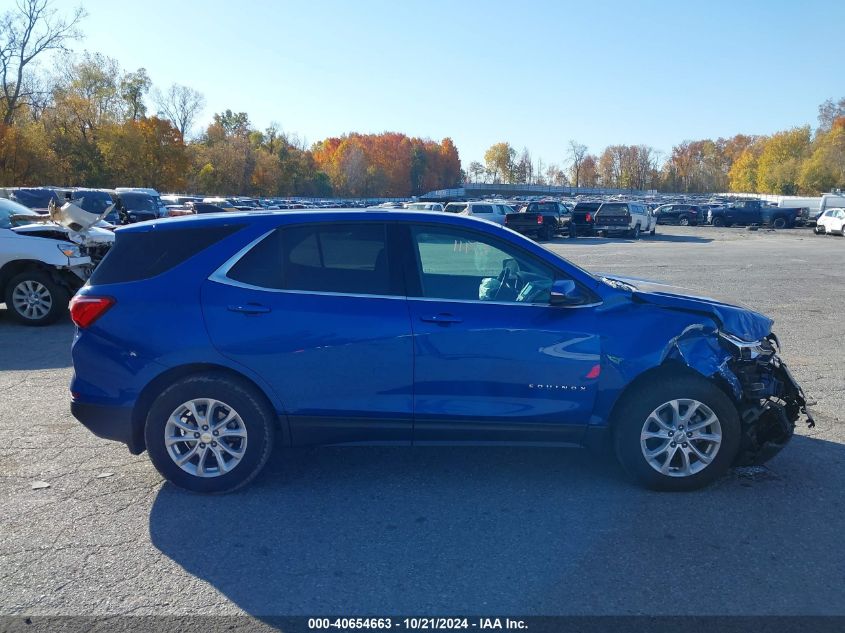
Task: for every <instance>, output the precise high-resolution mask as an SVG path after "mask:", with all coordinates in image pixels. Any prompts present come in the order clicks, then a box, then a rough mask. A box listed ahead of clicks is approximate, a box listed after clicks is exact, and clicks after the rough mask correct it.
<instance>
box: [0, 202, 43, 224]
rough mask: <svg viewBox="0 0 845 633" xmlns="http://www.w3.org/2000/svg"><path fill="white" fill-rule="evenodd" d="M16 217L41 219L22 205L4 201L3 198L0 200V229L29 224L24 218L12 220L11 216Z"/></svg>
mask: <svg viewBox="0 0 845 633" xmlns="http://www.w3.org/2000/svg"><path fill="white" fill-rule="evenodd" d="M17 215H25V216H27V217H32V218H33V219H35V218H40V217H43V216H41V215H39V214H38V213H36V212H35V211H33V210H32V209H28V208H26V207H25V206H23V205H22V204H18V203H17V202H12V201H11V200H6V199H5V198H0V229H10V228H12V227H13V226H23V225H24V224H29V221H28V220H26V219H25V218H24V219H15V220H13V219H12V216H17Z"/></svg>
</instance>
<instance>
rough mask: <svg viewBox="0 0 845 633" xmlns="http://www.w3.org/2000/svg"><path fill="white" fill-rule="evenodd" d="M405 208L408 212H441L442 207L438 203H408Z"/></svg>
mask: <svg viewBox="0 0 845 633" xmlns="http://www.w3.org/2000/svg"><path fill="white" fill-rule="evenodd" d="M405 208H406V209H408V210H409V211H437V212H442V211H443V205H442V204H440V203H439V202H409V203H408V204H407V206H406V207H405Z"/></svg>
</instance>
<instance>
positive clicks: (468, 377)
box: [406, 226, 601, 443]
mask: <svg viewBox="0 0 845 633" xmlns="http://www.w3.org/2000/svg"><path fill="white" fill-rule="evenodd" d="M408 240H409V242H408V247H407V249H406V251H407V253H408V259H409V260H411V261H409V263H408V266H409V267H410V269H411V270H410V271H409V273H408V274H409V279H410V281H409V288H412V289H413V292H412V296H410V297H409V298H408V307H409V311H410V316H411V327H412V329H413V334H414V442H415V443H429V442H438V441H454V442H478V441H498V442H520V441H523V442H578V441H579V440H580V439H581V436H582V435H583V432H584V429H585V428H586V424H587V422H588V420H589V417H590V414H591V413H592V408H593V401H594V400H595V397H596V384H597V380H596V379H597V378H598V372H599V371H600V367H599V364H600V352H601V346H600V338H599V336H597V335H596V334H595V333H594V332H593V331H592V326H593V320H592V318H591V317H592V315H593V309H592V308H591V307H588V306H584V307H577V308H575V307H573V308H563V307H552V306H549V305H548V298H549V293H548V290H549V289H550V287H551V284H552V281H553V279H554V278H555V276H556V274H557V273H556V271H555V270H553V269H552V268H551V267H549V265H548V264H546V263H545V262H542V261H540V260H537V259H535V258H534V257H533V256H532V255H530V254H528V253H526V252H525V251H522V250H520V249H519V248H518V247H515V246H514V245H512V244H510V243H509V242H507V241H506V240H502V239H499V238H495V237H493V236H489V235H484V234H479V233H476V232H473V231H465V230H463V229H453V228H432V227H422V226H421V227H412V228H411V230H410V235H409V237H408ZM544 288H545V294H544V291H543V289H544Z"/></svg>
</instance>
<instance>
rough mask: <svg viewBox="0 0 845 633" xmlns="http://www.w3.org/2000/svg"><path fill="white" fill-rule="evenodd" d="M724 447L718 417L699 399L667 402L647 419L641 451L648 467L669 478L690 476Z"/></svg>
mask: <svg viewBox="0 0 845 633" xmlns="http://www.w3.org/2000/svg"><path fill="white" fill-rule="evenodd" d="M721 445H722V426H721V424H720V423H719V418H718V417H717V416H716V414H715V413H714V412H713V410H712V409H711V408H710V407H708V406H707V405H706V404H704V403H702V402H699V401H698V400H691V399H676V400H670V401H669V402H664V403H663V404H661V405H660V406H659V407H657V408H656V409H654V411H652V412H651V413H650V414H649V416H648V417H647V418H646V421H645V423H644V424H643V428H642V432H641V433H640V449H641V450H642V454H643V457H644V458H645V460H646V462H648V465H649V466H651V467H652V468H653V469H654V470H656V471H657V472H659V473H660V474H662V475H666V476H668V477H689V476H691V475H695V474H696V473H699V472H701V471H702V470H704V469H705V468H707V466H708V465H709V464H710V463H711V462H712V461H713V459H714V458H715V457H716V454H717V453H718V452H719V447H720V446H721Z"/></svg>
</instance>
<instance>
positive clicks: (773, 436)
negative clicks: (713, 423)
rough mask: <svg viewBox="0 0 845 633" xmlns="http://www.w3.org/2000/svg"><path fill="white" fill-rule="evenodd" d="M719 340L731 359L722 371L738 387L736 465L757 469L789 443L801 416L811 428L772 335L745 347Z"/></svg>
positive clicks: (730, 340)
mask: <svg viewBox="0 0 845 633" xmlns="http://www.w3.org/2000/svg"><path fill="white" fill-rule="evenodd" d="M719 340H720V342H721V344H722V346H723V347H724V348H725V349H726V350H727V351H728V352H729V353H730V355H731V356H730V359H729V360H728V363H727V367H726V370H727V371H730V372H731V373H732V374H733V375H734V376H735V377H736V379H737V382H738V383H739V393H738V394H737V393H734V397H735V398H736V399H737V408H738V410H739V413H740V419H741V422H742V431H743V437H742V445H741V447H740V452H739V454H738V456H737V463H738V464H739V465H753V464H762V463H763V462H765V461H767V460H768V459H770V458H771V457H773V456H774V455H776V454H777V453H778V452H779V451H780V450H781V449H782V448H783V447H784V446H785V445H786V444H787V442H789V440H790V439H791V438H792V434H793V432H794V431H795V423H796V422H797V421H798V419H799V418H800V417H801V416H802V415H804V416H805V417H806V419H807V424H808V426H809V427H813V426H815V422H814V421H813V417H812V415H811V414H810V412H809V411H808V409H807V398H806V396H805V395H804V391H803V390H802V389H801V387H800V386H799V385H798V383H797V382H796V380H795V378H794V377H793V376H792V373H791V372H790V371H789V368H788V367H787V366H786V363H784V362H783V360H781V358H780V356H778V348H779V345H778V340H777V337H776V336H775V335H774V334H769V335H768V336H765V337H763V338H762V339H760V340H759V341H755V342H752V343H748V342H746V341H742V340H741V339H737V338H736V337H734V336H731V335H729V334H725V333H720V334H719Z"/></svg>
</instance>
